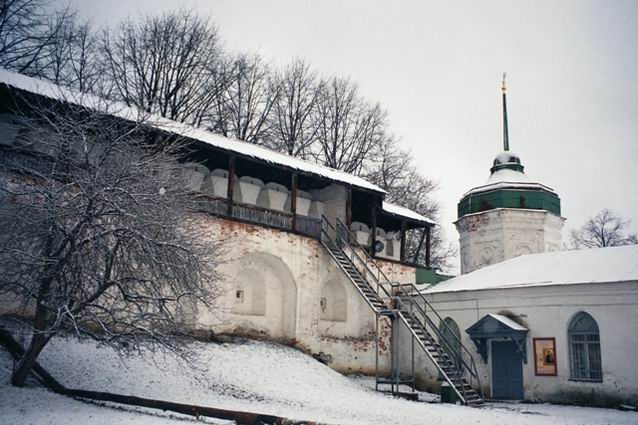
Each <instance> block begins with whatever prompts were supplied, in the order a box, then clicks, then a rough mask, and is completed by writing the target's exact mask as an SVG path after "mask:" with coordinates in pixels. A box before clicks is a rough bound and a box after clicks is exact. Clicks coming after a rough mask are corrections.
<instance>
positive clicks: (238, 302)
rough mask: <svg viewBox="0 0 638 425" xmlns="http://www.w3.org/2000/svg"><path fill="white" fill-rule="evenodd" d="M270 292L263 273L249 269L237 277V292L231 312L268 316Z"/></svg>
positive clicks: (243, 270) (240, 272)
mask: <svg viewBox="0 0 638 425" xmlns="http://www.w3.org/2000/svg"><path fill="white" fill-rule="evenodd" d="M267 297H268V291H267V290H266V284H265V282H264V281H263V278H262V275H261V272H260V271H258V270H256V269H253V268H247V269H242V270H240V271H239V273H237V275H236V276H235V292H234V299H233V303H232V307H231V311H232V312H233V313H235V314H247V315H254V316H265V315H266V299H267Z"/></svg>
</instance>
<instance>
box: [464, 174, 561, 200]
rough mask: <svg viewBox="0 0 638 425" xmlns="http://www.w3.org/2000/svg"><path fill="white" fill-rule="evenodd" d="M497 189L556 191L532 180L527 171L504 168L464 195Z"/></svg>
mask: <svg viewBox="0 0 638 425" xmlns="http://www.w3.org/2000/svg"><path fill="white" fill-rule="evenodd" d="M497 189H521V190H525V189H535V190H539V189H540V190H545V191H547V192H551V193H555V192H554V189H552V188H551V187H548V186H545V185H544V184H540V183H536V182H532V181H530V180H529V179H528V178H527V176H526V175H525V173H523V172H522V171H518V170H511V169H509V168H503V169H500V170H497V171H495V172H494V173H492V174H491V175H490V177H489V178H488V179H487V181H486V182H485V184H484V185H481V186H477V187H475V188H473V189H471V190H469V191H468V192H466V193H465V194H464V195H463V196H464V197H465V196H468V195H474V194H477V193H483V192H489V191H492V190H497Z"/></svg>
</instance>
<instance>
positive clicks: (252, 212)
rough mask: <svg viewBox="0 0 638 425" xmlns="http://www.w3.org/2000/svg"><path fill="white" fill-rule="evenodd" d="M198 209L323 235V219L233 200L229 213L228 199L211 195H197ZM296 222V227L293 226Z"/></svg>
mask: <svg viewBox="0 0 638 425" xmlns="http://www.w3.org/2000/svg"><path fill="white" fill-rule="evenodd" d="M197 210H198V211H200V212H207V213H209V214H213V215H218V216H220V217H227V218H233V219H235V220H238V221H242V222H246V223H254V224H261V225H265V226H267V227H273V228H277V229H282V230H286V231H293V232H295V233H301V234H303V235H306V236H310V237H313V238H319V236H320V235H321V219H318V218H313V217H307V216H303V215H296V216H295V217H294V218H295V219H294V220H293V215H292V214H291V213H287V212H283V211H277V210H271V209H268V208H263V207H260V206H257V205H252V204H242V203H239V202H233V205H232V208H231V214H230V216H229V215H228V199H225V198H217V197H213V196H209V195H197ZM293 222H294V228H293Z"/></svg>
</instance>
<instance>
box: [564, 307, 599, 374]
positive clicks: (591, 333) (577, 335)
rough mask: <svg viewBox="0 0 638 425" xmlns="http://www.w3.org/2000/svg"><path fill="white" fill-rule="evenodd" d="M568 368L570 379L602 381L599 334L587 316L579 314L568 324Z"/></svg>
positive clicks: (594, 322) (596, 326)
mask: <svg viewBox="0 0 638 425" xmlns="http://www.w3.org/2000/svg"><path fill="white" fill-rule="evenodd" d="M567 335H568V339H569V367H570V371H571V372H570V373H571V375H570V377H571V379H577V380H583V381H602V380H603V370H602V362H601V359H600V332H599V331H598V324H597V323H596V321H595V320H594V318H593V317H591V316H590V315H589V314H587V313H585V312H580V313H578V314H577V315H576V316H574V318H573V319H572V320H571V322H570V323H569V329H568V331H567Z"/></svg>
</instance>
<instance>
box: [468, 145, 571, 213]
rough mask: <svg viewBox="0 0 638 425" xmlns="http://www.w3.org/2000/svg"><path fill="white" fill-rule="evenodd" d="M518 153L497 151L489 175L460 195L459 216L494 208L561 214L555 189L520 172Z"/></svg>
mask: <svg viewBox="0 0 638 425" xmlns="http://www.w3.org/2000/svg"><path fill="white" fill-rule="evenodd" d="M523 170H524V167H523V165H522V164H521V160H520V157H519V156H518V155H516V154H515V153H513V152H510V151H504V152H501V153H499V154H498V155H496V158H494V162H493V165H492V168H490V172H491V174H490V177H489V178H488V179H487V182H486V183H485V184H484V185H482V186H477V187H475V188H473V189H472V190H470V191H468V192H467V193H465V194H464V195H463V198H461V201H460V202H459V204H458V207H457V210H458V211H457V212H458V218H461V217H463V216H466V215H468V214H474V213H478V212H482V211H489V210H493V209H497V208H518V209H528V210H545V211H549V212H551V213H554V214H556V215H560V198H559V197H558V195H557V194H556V192H554V190H553V189H552V188H550V187H548V186H545V185H543V184H540V183H536V182H532V181H530V180H529V179H528V178H527V176H526V175H525V173H524V172H523Z"/></svg>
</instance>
